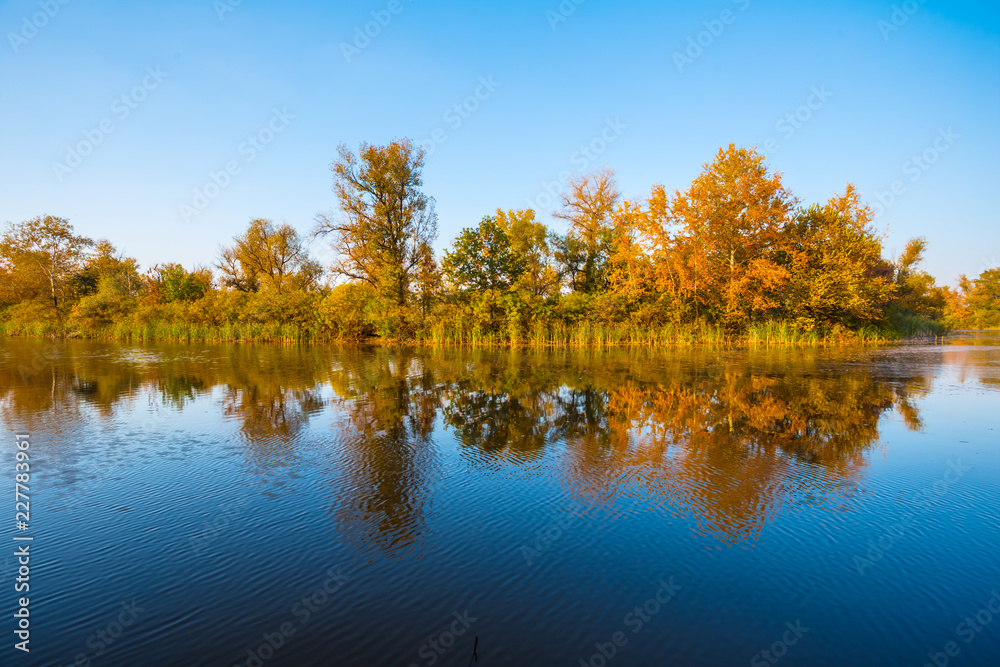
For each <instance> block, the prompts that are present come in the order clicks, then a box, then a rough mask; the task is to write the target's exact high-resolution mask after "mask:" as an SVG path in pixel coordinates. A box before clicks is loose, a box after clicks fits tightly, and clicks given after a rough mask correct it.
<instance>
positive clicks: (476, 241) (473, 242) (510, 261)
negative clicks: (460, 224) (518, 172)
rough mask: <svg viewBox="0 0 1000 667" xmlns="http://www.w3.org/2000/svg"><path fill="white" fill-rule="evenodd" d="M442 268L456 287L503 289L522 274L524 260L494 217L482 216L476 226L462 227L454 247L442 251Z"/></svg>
mask: <svg viewBox="0 0 1000 667" xmlns="http://www.w3.org/2000/svg"><path fill="white" fill-rule="evenodd" d="M443 268H444V272H445V275H447V276H448V279H449V280H450V281H451V284H452V286H454V287H455V288H456V289H459V290H469V289H472V290H476V291H478V292H489V291H504V290H507V289H509V288H510V287H511V286H512V285H513V284H514V283H515V282H516V281H517V280H518V278H520V277H521V275H522V274H523V273H524V270H525V260H524V258H523V257H519V256H518V255H517V254H516V253H515V252H514V250H513V249H512V248H511V242H510V237H509V236H507V233H506V232H505V231H504V230H503V228H501V227H500V225H498V224H497V222H496V220H495V219H494V218H492V217H490V216H486V217H484V218H483V219H482V221H481V222H480V223H479V226H478V227H476V228H472V229H463V230H462V233H461V234H459V236H458V238H457V239H456V240H455V245H454V250H452V251H451V252H447V253H445V256H444V263H443Z"/></svg>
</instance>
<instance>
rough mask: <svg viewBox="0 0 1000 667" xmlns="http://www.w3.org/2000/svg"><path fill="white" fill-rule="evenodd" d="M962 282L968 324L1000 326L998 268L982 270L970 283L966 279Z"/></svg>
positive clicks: (987, 326) (989, 327)
mask: <svg viewBox="0 0 1000 667" xmlns="http://www.w3.org/2000/svg"><path fill="white" fill-rule="evenodd" d="M963 278H964V276H963ZM964 282H965V285H964V287H965V291H966V301H967V303H968V308H969V315H968V326H971V327H974V328H976V329H996V328H1000V269H989V270H987V271H983V273H981V274H980V276H979V277H978V278H976V279H975V280H974V281H972V282H971V283H970V282H969V281H968V280H965V281H964Z"/></svg>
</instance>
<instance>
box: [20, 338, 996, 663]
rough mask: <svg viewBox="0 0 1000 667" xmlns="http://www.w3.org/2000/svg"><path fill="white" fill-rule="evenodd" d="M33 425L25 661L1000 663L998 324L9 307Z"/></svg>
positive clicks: (24, 430) (26, 426)
mask: <svg viewBox="0 0 1000 667" xmlns="http://www.w3.org/2000/svg"><path fill="white" fill-rule="evenodd" d="M18 433H20V434H27V435H28V438H27V439H23V438H22V439H18V438H16V436H15V434H18ZM0 436H2V442H3V445H2V446H0V480H2V482H0V484H2V486H3V487H4V488H6V489H7V492H6V493H7V495H6V496H5V497H6V498H7V500H6V501H5V502H4V503H3V512H4V513H5V514H6V516H5V517H4V520H3V526H4V528H3V535H2V536H0V539H2V540H3V541H4V542H6V544H7V546H5V547H4V548H3V551H2V552H0V590H2V591H3V596H2V600H0V604H2V606H3V608H4V609H8V610H10V609H16V608H17V606H18V599H19V597H20V596H21V595H28V594H26V593H16V592H15V588H14V586H15V583H16V580H17V579H18V577H19V574H18V568H19V565H18V562H17V560H18V558H17V557H16V556H14V553H15V549H16V548H18V547H19V545H30V547H29V548H30V555H31V557H30V566H29V567H30V582H24V583H29V585H30V595H29V597H30V653H28V654H24V653H22V652H21V651H18V650H15V649H14V648H13V644H14V643H15V642H17V641H18V638H17V636H16V635H15V634H12V631H14V630H15V629H17V625H16V624H17V619H11V617H10V616H7V619H8V620H7V621H6V622H5V627H4V628H3V632H2V636H4V637H6V639H5V642H6V643H5V645H4V646H3V647H2V649H0V654H2V655H3V659H2V660H0V662H2V664H4V665H60V666H61V665H78V666H86V665H224V666H235V665H243V666H245V667H262V666H263V665H324V666H328V665H401V666H403V667H410V666H413V665H417V666H423V665H428V666H430V665H462V666H463V667H464V666H465V665H468V664H470V661H471V660H474V658H473V649H474V647H476V638H478V647H477V648H476V656H477V657H478V661H477V662H472V664H475V665H477V666H478V665H484V666H499V665H566V666H568V667H570V666H574V667H579V665H581V664H582V665H591V666H592V667H601V666H602V665H674V664H676V665H747V664H749V665H753V666H756V665H773V664H786V665H895V664H900V665H902V664H908V665H917V666H919V665H924V664H932V665H933V664H938V665H943V664H952V665H995V664H1000V554H998V551H1000V484H998V480H1000V438H998V436H1000V339H998V338H997V337H996V336H990V335H987V334H979V335H976V334H963V335H961V336H955V337H951V338H949V339H948V340H947V341H946V344H944V345H932V344H920V345H917V344H912V345H902V346H894V347H885V348H870V349H861V348H858V349H819V350H816V349H783V350H738V349H710V348H695V349H675V350H662V351H649V350H625V349H611V350H551V351H550V350H545V351H507V350H498V351H468V350H465V351H463V350H439V349H387V348H377V349H353V348H337V347H322V346H316V347H287V348H283V347H265V346H239V345H231V346H223V345H203V344H190V345H168V344H155V345H153V344H150V345H122V344H110V343H98V342H87V341H31V340H20V339H3V340H0ZM19 442H24V443H30V445H29V447H28V449H27V450H26V451H27V452H28V454H29V455H30V484H29V485H28V486H30V526H29V528H28V530H25V531H19V530H18V529H17V528H16V525H15V502H14V500H15V499H14V493H13V489H14V484H15V466H16V464H17V461H16V454H17V452H19V451H22V449H19V448H18V446H17V443H19ZM22 458H23V457H22ZM25 536H27V537H31V538H32V539H31V541H30V542H29V541H24V540H20V541H15V540H14V538H17V537H25ZM991 608H992V611H991Z"/></svg>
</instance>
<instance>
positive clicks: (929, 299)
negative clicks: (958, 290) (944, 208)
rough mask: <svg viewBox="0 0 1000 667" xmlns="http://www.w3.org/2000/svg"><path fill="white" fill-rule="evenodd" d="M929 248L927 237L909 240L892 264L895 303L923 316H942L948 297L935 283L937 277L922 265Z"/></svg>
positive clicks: (935, 317)
mask: <svg viewBox="0 0 1000 667" xmlns="http://www.w3.org/2000/svg"><path fill="white" fill-rule="evenodd" d="M926 251H927V239H925V238H915V239H910V240H909V241H907V243H906V247H905V248H904V249H903V252H902V254H900V256H899V258H898V259H897V260H896V261H895V262H894V263H893V264H894V268H895V284H896V293H897V297H896V305H897V306H898V307H899V308H902V309H903V310H906V311H909V312H911V313H914V314H916V315H920V316H921V317H926V318H928V319H939V318H941V317H942V315H943V314H944V308H945V300H946V299H945V294H944V292H943V290H942V289H941V288H940V287H938V286H937V285H936V284H935V280H934V277H933V276H932V275H931V274H929V273H927V272H926V271H923V270H921V268H920V265H921V264H922V263H923V261H924V253H925V252H926Z"/></svg>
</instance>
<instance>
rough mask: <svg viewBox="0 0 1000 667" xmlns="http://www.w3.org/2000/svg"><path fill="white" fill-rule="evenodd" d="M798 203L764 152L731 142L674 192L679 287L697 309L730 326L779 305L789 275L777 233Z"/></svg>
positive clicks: (780, 230)
mask: <svg viewBox="0 0 1000 667" xmlns="http://www.w3.org/2000/svg"><path fill="white" fill-rule="evenodd" d="M795 203H796V202H795V200H794V198H793V197H792V195H791V193H790V192H789V191H788V190H787V189H785V187H784V186H783V185H782V183H781V176H780V175H779V174H777V173H771V172H770V171H768V169H767V167H766V166H765V165H764V156H763V155H761V154H760V153H758V152H757V151H756V150H754V149H747V148H736V147H735V146H734V145H732V144H730V145H729V148H727V149H720V150H719V153H718V154H717V155H716V158H715V161H714V162H712V163H711V164H707V165H705V168H704V170H703V171H702V173H701V174H700V175H699V176H698V177H697V178H696V179H695V180H694V182H693V183H692V184H691V186H690V187H689V188H688V189H687V190H686V191H685V192H683V193H680V192H678V193H677V194H676V195H675V197H674V201H673V202H672V205H671V215H672V217H673V219H674V221H675V222H676V223H677V224H678V225H679V227H680V230H679V234H678V236H677V238H676V240H675V242H676V243H677V244H678V250H679V251H680V252H681V253H682V254H683V255H684V258H685V263H686V264H687V267H686V268H687V271H686V272H685V275H684V283H685V284H684V289H685V291H686V292H687V293H688V295H689V297H690V298H691V299H693V301H694V303H695V307H696V312H697V313H698V314H700V315H705V316H708V317H709V318H711V319H714V320H717V321H720V322H722V323H724V324H726V325H728V326H730V327H735V326H739V325H742V324H745V323H746V322H747V321H748V320H750V319H751V318H753V317H754V316H755V315H760V314H765V313H766V312H767V311H769V310H771V309H774V308H776V307H777V306H778V304H779V298H778V297H779V294H780V289H781V288H782V286H783V285H784V284H785V282H786V281H787V280H788V271H787V269H785V268H783V267H782V266H780V264H779V263H778V259H779V258H778V253H779V250H780V248H781V233H782V230H783V229H784V227H785V224H786V223H787V222H788V218H789V214H790V212H791V211H792V209H793V208H794V205H795Z"/></svg>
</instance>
